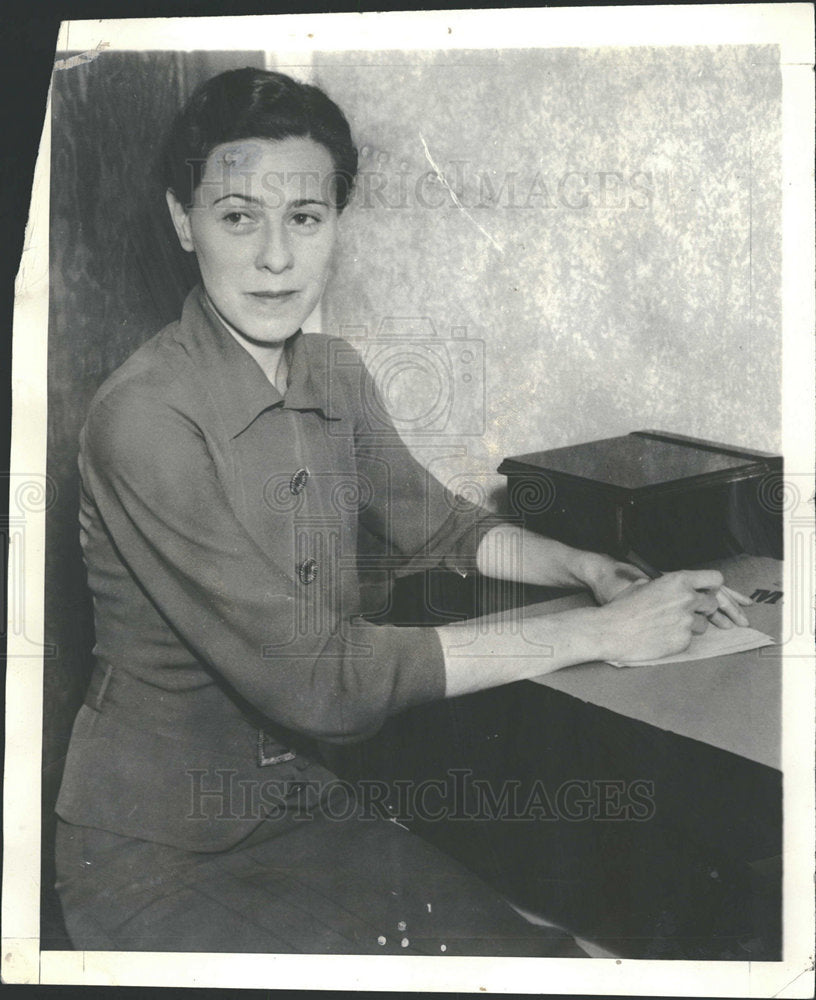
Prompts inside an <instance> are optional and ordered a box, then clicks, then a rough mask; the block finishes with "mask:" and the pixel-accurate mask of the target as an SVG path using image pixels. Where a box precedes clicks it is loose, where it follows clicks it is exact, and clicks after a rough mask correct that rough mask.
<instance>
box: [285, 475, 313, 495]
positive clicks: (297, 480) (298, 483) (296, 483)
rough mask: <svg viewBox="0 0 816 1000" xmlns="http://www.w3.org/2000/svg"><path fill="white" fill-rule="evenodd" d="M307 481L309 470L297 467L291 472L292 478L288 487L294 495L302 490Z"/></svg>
mask: <svg viewBox="0 0 816 1000" xmlns="http://www.w3.org/2000/svg"><path fill="white" fill-rule="evenodd" d="M308 481H309V470H308V469H298V470H297V472H295V473H293V474H292V478H291V479H290V480H289V489H290V490H291V491H292V493H294V495H295V496H297V495H298V493H302V492H303V488H304V487H305V486H306V483H307V482H308Z"/></svg>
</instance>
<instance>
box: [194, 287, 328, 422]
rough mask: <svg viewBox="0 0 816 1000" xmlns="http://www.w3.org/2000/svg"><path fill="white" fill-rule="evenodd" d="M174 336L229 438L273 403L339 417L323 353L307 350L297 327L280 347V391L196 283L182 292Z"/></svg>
mask: <svg viewBox="0 0 816 1000" xmlns="http://www.w3.org/2000/svg"><path fill="white" fill-rule="evenodd" d="M175 339H176V341H177V342H178V343H179V344H181V346H182V347H183V348H184V349H185V350H186V352H187V354H188V355H189V357H190V358H191V359H192V361H193V362H194V363H195V364H196V366H197V368H198V370H199V372H200V374H201V375H202V377H203V378H204V381H205V382H206V385H207V388H208V389H209V392H210V394H211V396H212V397H213V399H214V400H215V403H216V405H217V406H218V408H219V410H220V412H221V414H222V416H223V418H224V420H225V422H226V425H227V430H228V431H229V433H230V435H231V436H232V437H237V435H239V434H240V433H241V432H242V431H243V430H245V429H246V428H247V427H249V425H250V424H251V423H252V422H253V421H254V420H255V418H256V417H257V416H258V415H259V414H261V413H262V412H263V411H264V410H267V409H270V408H271V407H274V406H279V407H282V408H283V409H289V410H314V411H315V412H317V413H319V414H321V416H323V417H324V418H326V419H327V420H338V419H340V417H341V414H340V413H339V412H337V407H336V405H335V404H334V403H333V401H332V398H331V393H330V392H329V372H328V368H327V367H326V357H325V352H323V351H320V350H314V349H311V348H310V345H309V341H310V338H309V337H307V336H305V335H304V334H303V332H302V331H301V330H298V331H297V332H296V333H294V334H293V335H292V336H291V337H290V338H289V339H288V340H287V341H286V344H285V346H284V350H285V351H286V358H287V361H288V363H289V381H288V386H287V389H286V393H285V395H281V394H280V392H279V391H278V390H277V389H276V388H275V386H274V385H272V383H271V382H270V381H269V379H268V378H267V377H266V375H265V374H264V372H263V370H262V369H261V367H260V365H259V364H258V363H257V362H256V361H255V359H254V358H253V357H252V356H251V355H250V354H249V352H248V351H245V350H244V348H243V347H241V345H240V344H239V343H238V342H237V341H236V340H235V338H234V337H233V336H232V334H231V333H230V332H229V331H228V330H227V328H226V327H225V326H224V324H223V322H222V320H221V319H220V318H219V316H218V314H217V313H216V312H215V310H214V309H213V307H212V305H211V304H210V302H209V299H208V298H207V296H206V295H205V294H204V292H203V290H202V288H201V286H200V285H197V286H196V287H195V288H194V289H193V290H192V291H191V292H190V294H189V295H188V296H187V299H186V301H185V303H184V309H183V311H182V314H181V322H180V323H179V325H178V328H177V330H176V332H175Z"/></svg>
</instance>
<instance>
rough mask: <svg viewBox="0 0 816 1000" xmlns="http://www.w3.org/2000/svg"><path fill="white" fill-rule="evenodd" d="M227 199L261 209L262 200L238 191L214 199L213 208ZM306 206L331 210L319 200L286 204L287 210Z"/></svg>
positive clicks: (312, 199) (305, 199)
mask: <svg viewBox="0 0 816 1000" xmlns="http://www.w3.org/2000/svg"><path fill="white" fill-rule="evenodd" d="M227 198H240V199H241V201H246V202H249V203H250V204H251V205H260V206H261V207H263V204H264V203H263V199H261V198H254V197H253V196H252V195H248V194H241V193H240V192H239V191H230V192H229V193H228V194H222V195H221V197H220V198H216V199H215V201H214V202H213V203H212V204H213V207H214V206H215V205H217V204H218V203H219V202H221V201H226V200H227ZM306 205H322V206H323V207H324V208H331V206H330V205H329V203H328V202H327V201H321V199H320V198H295V199H294V200H293V201H290V202H288V203H287V205H286V207H287V208H304V207H305V206H306Z"/></svg>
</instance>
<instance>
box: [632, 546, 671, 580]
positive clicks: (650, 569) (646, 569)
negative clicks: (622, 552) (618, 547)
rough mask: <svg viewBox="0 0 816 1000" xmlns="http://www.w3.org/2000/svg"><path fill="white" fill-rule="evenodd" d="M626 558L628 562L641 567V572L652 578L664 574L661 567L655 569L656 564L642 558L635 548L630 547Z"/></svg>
mask: <svg viewBox="0 0 816 1000" xmlns="http://www.w3.org/2000/svg"><path fill="white" fill-rule="evenodd" d="M625 558H626V562H628V563H631V564H632V565H633V566H635V567H637V569H639V570H640V572H641V573H645V574H646V576H648V577H649V579H650V580H657V579H658V577H661V576H663V574H662V573H661V572H660V570H659V569H655V568H654V566H650V565H649V563H647V562H646V560H645V559H641V557H640V556H639V555H638V554H637V552H635V551H634V550H633V549H629V551H628V552H627V553H626V556H625Z"/></svg>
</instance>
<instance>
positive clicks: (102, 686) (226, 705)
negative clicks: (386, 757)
mask: <svg viewBox="0 0 816 1000" xmlns="http://www.w3.org/2000/svg"><path fill="white" fill-rule="evenodd" d="M85 705H87V707H88V708H90V709H91V710H92V711H94V712H102V711H103V709H104V707H105V706H106V705H107V706H108V707H109V708H110V707H112V706H113V705H118V706H121V707H122V710H123V712H124V713H126V717H127V723H128V724H131V725H136V726H138V725H139V724H141V725H143V726H145V727H146V728H149V729H151V730H153V731H161V730H170V731H171V732H185V731H186V732H188V733H196V734H199V735H200V734H201V733H206V732H209V731H210V728H211V727H212V720H213V719H214V718H219V717H222V718H223V719H224V722H225V725H224V727H223V730H227V731H229V732H227V735H228V736H231V738H232V740H235V741H236V742H237V743H238V744H239V745H240V746H242V747H244V748H246V749H249V747H251V745H252V744H251V741H247V739H246V736H247V730H248V729H249V731H250V733H251V731H252V729H255V730H256V731H257V737H256V740H255V754H256V763H257V766H258V767H269V766H270V765H273V764H283V763H285V762H287V761H291V760H295V758H296V757H300V759H299V761H298V765H299V766H306V765H307V764H308V763H309V761H308V760H307V759H306V758H305V757H303V756H302V755H300V754H299V753H298V752H295V750H293V749H292V748H290V747H288V746H284V745H283V744H282V743H281V742H280V741H279V739H278V738H277V736H276V735H273V734H270V733H269V732H268V731H267V728H266V727H264V726H262V725H259V724H258V721H259V720H258V719H257V718H256V719H253V718H251V717H249V716H248V713H246V712H244V711H242V710H241V709H240V708H239V706H238V705H236V704H235V702H234V701H233V700H232V699H231V698H230V697H229V695H228V694H227V693H226V692H225V691H224V690H223V689H222V688H221V687H219V686H218V685H217V684H210V685H206V686H204V687H200V688H196V689H193V690H188V691H168V690H167V689H166V688H159V687H157V686H156V685H154V684H149V683H147V682H146V681H142V680H139V678H137V677H134V676H133V675H132V674H129V673H127V672H126V671H124V670H121V669H116V668H114V667H113V666H110V665H108V666H107V667H104V666H102V665H101V664H97V666H96V667H95V668H94V671H93V673H92V674H91V681H90V684H89V685H88V690H87V691H86V693H85ZM197 716H198V717H199V718H200V720H201V721H200V724H197V722H196V717H197ZM230 723H232V724H233V725H232V726H230ZM214 749H215V748H214Z"/></svg>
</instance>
